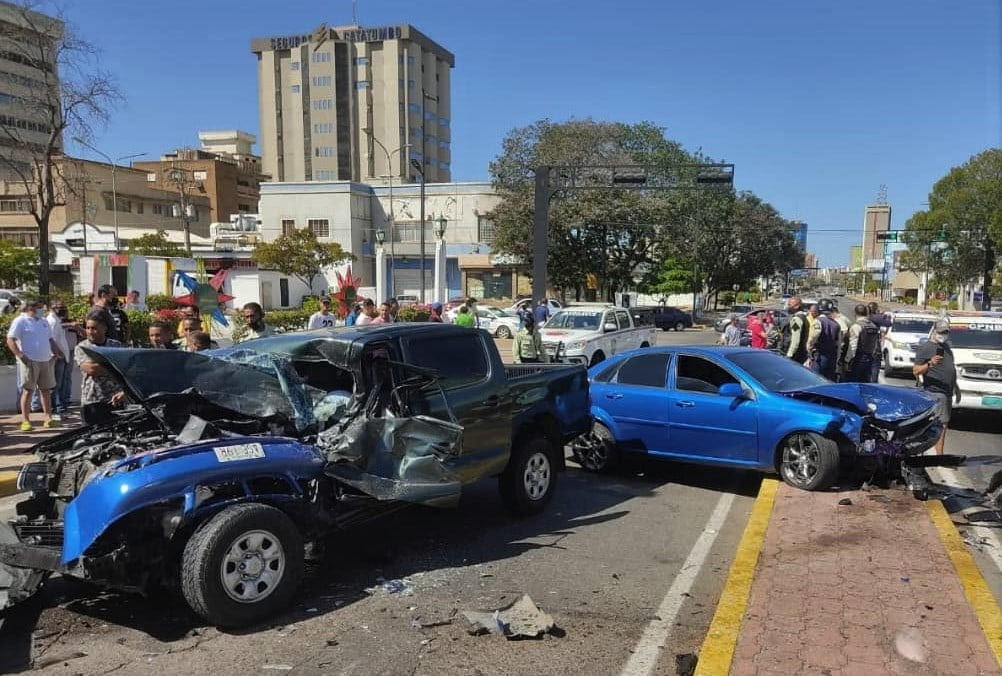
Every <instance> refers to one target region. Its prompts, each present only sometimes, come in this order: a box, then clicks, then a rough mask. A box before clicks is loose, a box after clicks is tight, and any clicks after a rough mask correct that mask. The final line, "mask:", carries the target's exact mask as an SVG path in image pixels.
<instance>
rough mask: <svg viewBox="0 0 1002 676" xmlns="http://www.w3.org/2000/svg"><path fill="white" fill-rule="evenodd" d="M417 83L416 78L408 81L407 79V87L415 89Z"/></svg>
mask: <svg viewBox="0 0 1002 676" xmlns="http://www.w3.org/2000/svg"><path fill="white" fill-rule="evenodd" d="M416 84H417V83H416V82H414V80H408V81H407V88H408V89H414V86H415V85H416Z"/></svg>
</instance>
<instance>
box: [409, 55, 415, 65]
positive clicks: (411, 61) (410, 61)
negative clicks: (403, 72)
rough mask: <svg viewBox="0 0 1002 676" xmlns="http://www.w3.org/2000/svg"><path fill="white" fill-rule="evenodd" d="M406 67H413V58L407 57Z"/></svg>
mask: <svg viewBox="0 0 1002 676" xmlns="http://www.w3.org/2000/svg"><path fill="white" fill-rule="evenodd" d="M407 65H408V66H413V65H414V57H413V56H408V57H407Z"/></svg>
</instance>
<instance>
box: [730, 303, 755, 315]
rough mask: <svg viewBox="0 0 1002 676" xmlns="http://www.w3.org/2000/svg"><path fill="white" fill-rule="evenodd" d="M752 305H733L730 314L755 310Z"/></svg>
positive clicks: (741, 313) (740, 313)
mask: <svg viewBox="0 0 1002 676" xmlns="http://www.w3.org/2000/svg"><path fill="white" fill-rule="evenodd" d="M754 309H755V308H753V307H752V306H751V305H732V306H731V309H730V310H728V313H729V314H732V315H743V314H746V313H748V312H751V311H752V310H754Z"/></svg>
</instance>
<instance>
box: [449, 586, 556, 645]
mask: <svg viewBox="0 0 1002 676" xmlns="http://www.w3.org/2000/svg"><path fill="white" fill-rule="evenodd" d="M462 615H463V618H464V619H465V620H466V621H467V623H468V625H469V626H468V627H467V629H466V631H467V632H468V633H469V634H471V635H473V636H481V635H483V634H488V633H492V634H500V635H502V636H504V637H505V638H507V639H508V640H510V641H512V640H518V639H526V638H541V637H542V636H543V634H546V633H554V630H555V629H556V625H555V624H554V622H553V617H552V616H550V615H549V614H547V613H545V612H543V611H542V610H540V608H539V607H538V606H537V605H536V604H535V603H533V601H532V599H531V598H529V595H528V594H523V595H522V597H521V598H520V599H518V600H517V601H515V602H514V603H512V604H511V605H508V606H506V607H504V608H499V609H498V610H495V611H494V612H493V613H490V612H481V611H471V610H465V611H463V613H462Z"/></svg>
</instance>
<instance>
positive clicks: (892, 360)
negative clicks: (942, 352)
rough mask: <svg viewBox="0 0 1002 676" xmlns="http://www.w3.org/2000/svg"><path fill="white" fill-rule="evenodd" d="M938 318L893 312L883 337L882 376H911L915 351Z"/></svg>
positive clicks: (917, 313) (924, 313)
mask: <svg viewBox="0 0 1002 676" xmlns="http://www.w3.org/2000/svg"><path fill="white" fill-rule="evenodd" d="M937 319H939V317H938V316H937V315H935V314H932V313H930V312H895V313H894V314H893V315H891V327H890V328H889V329H887V333H886V334H885V335H884V345H883V352H884V376H891V375H893V374H894V373H895V372H902V373H904V372H907V373H908V374H909V375H910V374H911V370H912V365H913V364H914V363H915V349H916V348H917V347H918V346H919V343H921V342H925V341H926V340H927V339H928V338H929V331H931V330H932V325H933V324H934V323H935V321H936V320H937Z"/></svg>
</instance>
